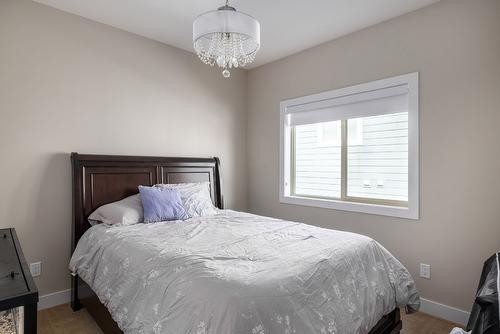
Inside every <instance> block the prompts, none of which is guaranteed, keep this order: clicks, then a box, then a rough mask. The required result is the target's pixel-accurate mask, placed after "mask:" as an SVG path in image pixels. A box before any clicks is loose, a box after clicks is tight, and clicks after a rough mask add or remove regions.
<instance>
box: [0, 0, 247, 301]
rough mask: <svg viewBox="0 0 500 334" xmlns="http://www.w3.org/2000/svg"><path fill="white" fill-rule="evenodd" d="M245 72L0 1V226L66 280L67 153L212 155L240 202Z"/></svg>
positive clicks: (229, 198) (59, 280)
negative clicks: (224, 70) (226, 74)
mask: <svg viewBox="0 0 500 334" xmlns="http://www.w3.org/2000/svg"><path fill="white" fill-rule="evenodd" d="M245 109H246V73H245V72H239V73H238V72H234V73H233V76H232V77H231V80H225V79H224V78H222V75H221V74H220V71H218V70H216V69H213V68H210V67H209V66H205V65H203V64H202V63H201V62H200V61H199V60H198V59H197V58H196V57H195V56H194V55H193V54H190V53H188V52H184V51H180V50H178V49H175V48H172V47H168V46H165V45H162V44H160V43H156V42H153V41H150V40H147V39H145V38H142V37H138V36H135V35H132V34H129V33H126V32H123V31H119V30H116V29H113V28H110V27H107V26H105V25H101V24H98V23H94V22H91V21H88V20H85V19H81V18H79V17H76V16H73V15H69V14H65V13H63V12H60V11H57V10H55V9H52V8H49V7H45V6H43V5H39V4H36V3H33V2H31V1H27V0H1V1H0V143H1V144H0V156H1V157H2V163H1V164H0V184H1V186H2V191H1V192H0V227H10V226H14V227H16V229H17V231H18V234H19V236H20V239H21V243H22V245H23V248H24V251H25V253H26V256H27V258H28V261H30V262H31V261H42V262H43V273H42V276H41V277H40V278H39V279H37V285H38V287H39V289H40V292H41V294H46V293H50V292H54V291H59V290H63V289H66V288H69V271H68V270H67V264H68V261H69V256H70V235H71V186H70V181H71V175H70V161H69V153H70V152H71V151H78V152H85V153H104V154H131V155H139V154H140V155H160V156H201V157H210V156H214V155H217V156H219V157H221V160H222V164H223V165H222V173H223V174H222V175H223V192H224V194H225V200H226V204H227V206H229V207H232V208H236V209H245V207H246V187H245V186H246V145H245V142H246V139H245V131H246V126H245V122H246V113H245Z"/></svg>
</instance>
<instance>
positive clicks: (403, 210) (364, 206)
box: [280, 196, 419, 220]
mask: <svg viewBox="0 0 500 334" xmlns="http://www.w3.org/2000/svg"><path fill="white" fill-rule="evenodd" d="M280 202H281V203H285V204H293V205H303V206H311V207H316V208H325V209H334V210H342V211H350V212H359V213H369V214H374V215H381V216H389V217H398V218H407V219H415V220H416V219H419V216H418V210H415V209H412V208H411V205H410V207H400V206H388V205H379V204H368V203H359V202H346V201H339V200H329V199H316V198H307V197H299V196H280Z"/></svg>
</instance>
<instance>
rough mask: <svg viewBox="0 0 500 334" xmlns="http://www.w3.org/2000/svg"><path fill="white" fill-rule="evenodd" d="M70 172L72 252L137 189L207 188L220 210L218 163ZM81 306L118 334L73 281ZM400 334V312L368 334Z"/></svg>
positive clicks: (106, 163)
mask: <svg viewBox="0 0 500 334" xmlns="http://www.w3.org/2000/svg"><path fill="white" fill-rule="evenodd" d="M71 162H72V167H73V229H72V231H73V232H72V239H71V241H72V242H71V244H72V252H73V251H74V249H75V247H76V244H77V243H78V240H80V238H81V236H82V235H83V233H85V231H86V230H88V229H89V228H90V224H89V223H88V221H87V217H88V216H89V215H90V213H92V211H94V210H95V209H97V208H98V207H99V206H101V205H103V204H106V203H110V202H114V201H118V200H120V199H123V198H125V197H127V196H130V195H133V194H135V193H137V186H139V185H153V184H157V183H184V182H202V181H208V182H210V189H211V196H212V201H213V202H214V205H215V206H217V207H218V208H220V209H222V208H223V199H222V193H221V175H220V161H219V159H218V158H208V159H206V158H162V157H134V156H112V155H81V154H78V153H72V154H71ZM82 306H84V307H85V308H86V309H87V310H88V312H89V313H90V314H91V315H92V317H93V318H94V319H95V320H96V322H97V324H98V325H99V326H100V327H101V328H102V329H103V331H104V332H105V333H107V334H108V333H122V332H121V331H120V329H119V328H118V326H117V325H116V323H115V322H114V321H113V319H112V318H111V315H110V314H109V312H108V310H107V308H106V307H105V306H104V305H102V304H101V302H100V301H99V299H98V298H97V297H96V296H95V293H94V292H93V291H92V289H91V288H90V287H89V286H88V285H87V284H85V282H83V281H82V280H81V279H80V278H79V277H78V276H77V275H75V276H73V277H72V283H71V307H72V308H73V310H74V311H77V310H79V309H80V308H81V307H82ZM400 330H401V319H400V314H399V309H395V310H394V311H393V312H391V313H390V314H388V315H387V316H385V317H383V318H382V319H381V320H380V321H379V322H378V323H377V325H376V326H375V327H374V328H373V330H372V331H370V334H396V333H399V331H400Z"/></svg>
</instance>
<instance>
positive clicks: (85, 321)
mask: <svg viewBox="0 0 500 334" xmlns="http://www.w3.org/2000/svg"><path fill="white" fill-rule="evenodd" d="M402 313H404V312H402ZM402 316H403V331H402V334H449V333H450V331H451V329H452V328H453V327H455V326H456V325H454V324H452V323H450V322H448V321H445V320H442V319H438V318H435V317H431V316H430V315H427V314H424V313H417V314H412V315H404V314H403V315H402ZM38 332H39V333H41V334H66V333H67V334H99V333H102V331H101V330H100V329H99V327H97V325H96V323H95V322H94V320H93V319H92V317H91V316H90V315H89V314H88V313H87V311H85V310H84V309H83V310H81V311H78V312H73V311H72V310H71V308H70V307H69V305H68V304H66V305H60V306H57V307H54V308H51V309H47V310H43V311H40V312H38Z"/></svg>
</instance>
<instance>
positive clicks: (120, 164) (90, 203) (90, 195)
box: [71, 153, 223, 252]
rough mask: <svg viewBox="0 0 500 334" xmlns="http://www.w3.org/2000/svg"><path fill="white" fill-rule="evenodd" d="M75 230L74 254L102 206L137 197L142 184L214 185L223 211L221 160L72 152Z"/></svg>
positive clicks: (216, 202) (214, 197)
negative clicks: (91, 216) (93, 215)
mask: <svg viewBox="0 0 500 334" xmlns="http://www.w3.org/2000/svg"><path fill="white" fill-rule="evenodd" d="M71 164H72V167H73V229H72V239H71V241H72V242H71V251H72V252H73V251H74V249H75V247H76V244H77V243H78V240H80V238H81V236H82V235H83V233H85V231H87V230H88V229H89V228H90V224H89V222H88V221H87V217H88V216H89V215H90V214H91V213H92V211H94V210H95V209H97V208H98V207H99V206H101V205H104V204H107V203H110V202H114V201H118V200H120V199H123V198H125V197H127V196H130V195H133V194H136V193H137V192H138V190H137V187H138V186H139V185H147V186H151V185H154V184H157V183H188V182H205V181H208V182H210V191H211V196H212V201H213V202H214V205H215V206H217V207H218V208H220V209H222V208H223V200H222V194H221V180H220V162H219V159H218V158H208V159H206V158H162V157H135V156H115V155H90V154H78V153H71Z"/></svg>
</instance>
